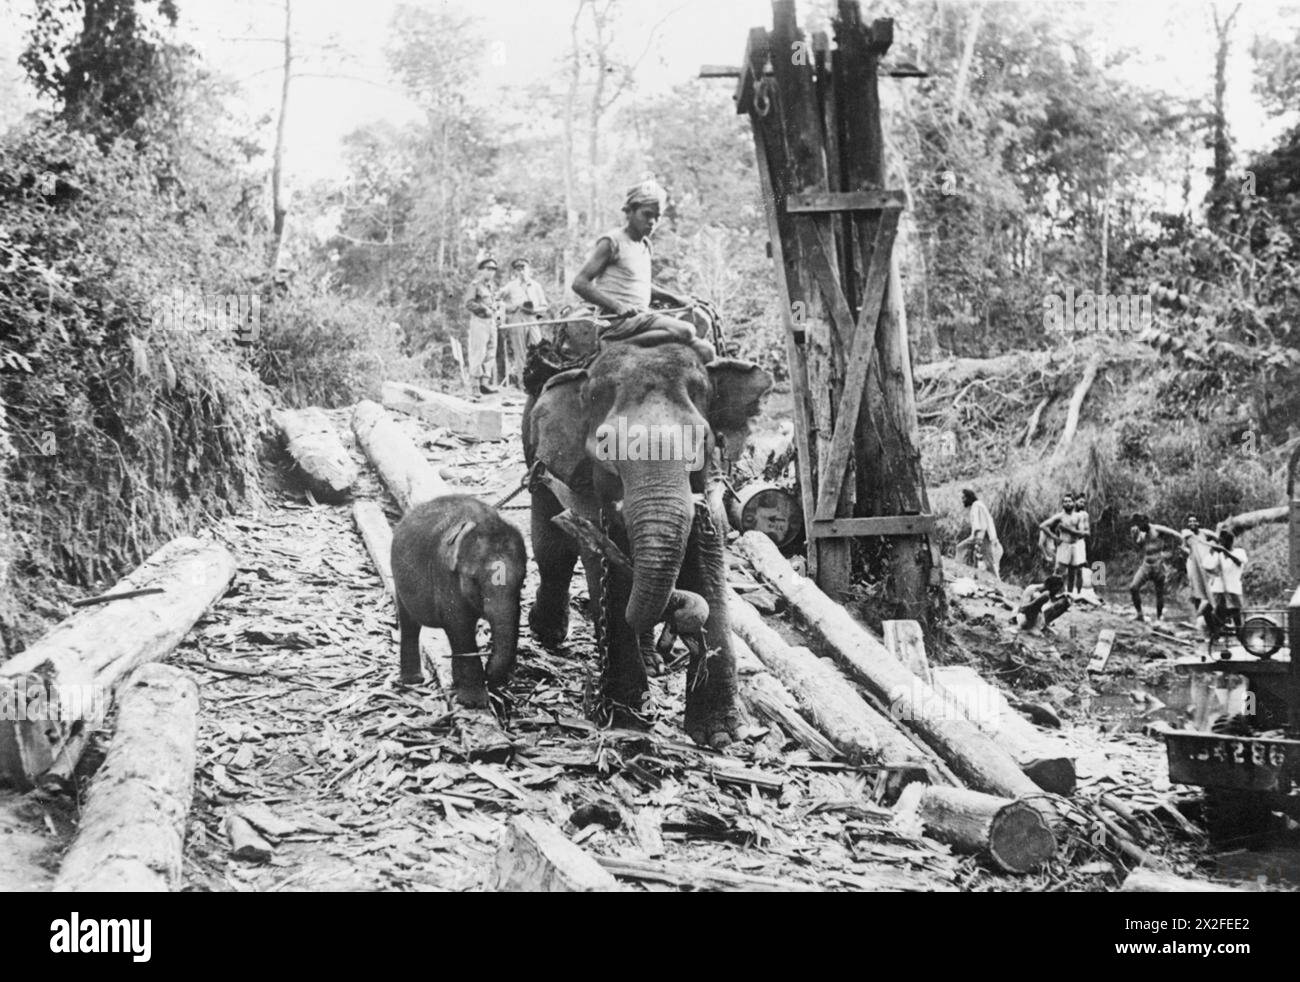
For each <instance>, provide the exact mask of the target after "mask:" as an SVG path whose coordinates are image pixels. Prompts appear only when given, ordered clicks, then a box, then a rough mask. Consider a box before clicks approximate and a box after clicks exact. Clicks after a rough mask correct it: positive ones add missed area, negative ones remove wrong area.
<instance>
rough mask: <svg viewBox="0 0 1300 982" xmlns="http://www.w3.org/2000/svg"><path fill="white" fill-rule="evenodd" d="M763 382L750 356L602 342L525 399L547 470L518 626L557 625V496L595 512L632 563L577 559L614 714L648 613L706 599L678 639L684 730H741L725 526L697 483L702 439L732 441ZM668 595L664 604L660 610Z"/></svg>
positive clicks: (655, 619) (564, 587)
mask: <svg viewBox="0 0 1300 982" xmlns="http://www.w3.org/2000/svg"><path fill="white" fill-rule="evenodd" d="M771 387H772V377H771V376H770V375H769V374H768V373H767V372H765V371H763V370H762V369H761V368H759V367H758V366H757V365H753V364H751V363H749V362H745V361H739V360H736V359H729V358H723V359H717V360H713V361H709V362H706V361H705V358H704V356H703V355H702V353H701V352H700V351H699V350H697V348H696V347H695V346H693V345H690V344H684V343H676V342H668V343H664V344H660V345H657V346H654V347H644V348H643V347H635V346H632V345H628V344H613V345H610V346H608V347H606V348H605V349H604V350H603V351H602V352H601V353H600V355H599V356H597V358H596V359H595V360H594V361H593V362H592V363H591V364H590V365H589V366H588V367H587V368H586V369H583V370H572V371H567V372H562V373H560V374H558V375H556V376H554V377H553V378H551V379H550V380H549V381H548V382H547V383H546V385H545V387H544V388H543V389H542V391H541V392H540V393H539V394H538V395H537V396H536V397H533V398H530V400H529V402H528V404H527V405H526V406H525V407H524V421H523V437H524V456H525V458H526V460H527V462H528V464H529V466H530V467H531V466H532V465H533V464H534V462H536V461H541V463H542V464H543V465H544V466H545V470H546V472H547V477H546V479H545V480H535V481H534V482H533V487H532V539H533V552H534V555H535V556H536V559H537V566H538V570H539V572H540V574H541V582H540V585H539V586H538V591H537V599H536V601H535V603H534V604H533V608H532V610H531V612H530V614H529V627H530V628H531V630H532V632H533V635H534V637H535V638H536V639H537V640H538V641H539V642H540V643H542V644H545V645H555V644H558V643H559V642H562V641H563V640H564V639H565V637H566V636H567V634H568V608H569V581H570V579H571V578H572V575H573V568H574V562H575V561H576V560H577V558H578V555H579V546H577V545H576V544H575V543H574V542H573V541H572V540H571V539H570V538H569V537H568V536H566V535H565V534H564V533H563V532H561V531H560V530H559V529H557V528H556V527H555V526H554V525H553V523H552V522H551V519H552V518H553V517H554V516H555V515H556V514H558V513H559V512H560V511H561V510H562V509H564V508H570V509H572V510H573V511H574V512H575V513H576V514H578V515H580V516H581V517H583V518H586V519H587V520H588V521H591V522H593V523H601V522H602V519H603V524H604V526H605V527H606V528H607V529H608V533H609V535H610V537H611V539H612V540H613V541H614V543H615V544H616V545H618V546H619V547H620V548H622V549H623V550H625V551H626V552H627V553H629V555H630V557H631V561H632V569H631V571H630V572H629V571H627V570H626V569H623V568H619V567H617V566H616V565H611V566H610V567H609V569H608V572H607V574H606V575H605V576H604V577H603V579H602V577H601V575H600V572H599V571H600V569H601V565H602V564H601V562H600V560H599V558H598V557H597V556H595V555H592V554H589V553H586V552H584V553H583V554H582V559H583V566H584V568H585V569H586V570H587V578H588V586H589V592H590V594H591V597H592V601H593V615H595V616H597V618H598V624H599V623H601V621H600V619H599V618H600V614H601V612H602V611H603V612H604V616H603V621H604V624H603V641H604V643H605V645H606V648H607V652H608V657H607V658H606V660H605V669H604V677H603V678H602V688H603V692H604V696H605V699H606V702H607V703H608V704H610V705H612V707H613V708H614V709H615V712H616V714H621V715H622V716H623V719H624V721H626V722H635V721H636V714H637V712H638V711H639V710H640V708H641V703H642V700H643V697H644V695H645V692H646V689H647V688H648V679H647V675H646V663H647V662H649V663H651V664H653V663H654V662H655V659H656V657H657V656H656V654H655V651H654V647H655V646H654V637H653V630H654V627H655V625H656V624H657V623H659V622H660V621H662V620H664V619H665V616H667V617H668V620H669V623H670V626H671V627H674V628H676V629H681V628H684V627H687V622H688V621H693V620H697V619H698V618H699V617H701V616H703V615H704V611H705V610H706V609H707V617H706V618H705V619H704V627H703V632H702V635H703V640H704V642H705V643H704V644H703V645H698V644H697V645H694V646H690V645H688V647H690V648H691V658H690V661H689V662H688V666H687V687H686V730H687V732H688V733H689V734H690V736H691V738H692V739H694V740H695V741H696V742H697V743H700V744H702V745H705V746H713V747H720V746H725V745H726V744H727V743H729V742H731V740H733V739H735V738H736V737H737V736H738V735H739V728H740V715H739V711H738V709H737V706H736V679H735V664H734V661H733V659H732V655H731V642H730V628H729V625H728V623H727V595H728V588H727V578H726V562H725V558H724V555H723V543H724V538H723V536H724V535H725V529H722V528H718V527H717V526H716V525H715V524H714V522H713V520H712V518H711V516H710V513H709V510H708V508H707V507H705V506H704V505H703V504H702V494H703V492H704V490H705V486H706V482H707V479H708V471H709V468H710V467H711V466H712V461H713V450H714V448H715V447H716V446H717V445H718V444H719V443H720V442H721V443H723V444H724V445H726V446H727V447H729V448H730V449H731V450H732V451H738V450H739V449H740V447H741V446H743V444H744V441H745V438H746V436H747V434H748V430H749V425H750V419H751V418H752V417H754V416H755V415H757V413H758V410H759V405H760V403H761V401H762V398H763V396H764V395H766V393H767V392H768V391H769V390H770V389H771ZM688 594H694V595H695V598H694V599H695V600H702V602H701V603H694V602H692V598H690V597H689V596H684V595H688ZM674 597H676V598H677V599H676V600H675V601H674V602H675V604H676V606H675V607H674V609H672V610H666V608H668V607H669V601H670V600H672V599H674ZM706 605H707V607H706ZM693 611H697V612H698V613H693ZM688 615H689V616H688Z"/></svg>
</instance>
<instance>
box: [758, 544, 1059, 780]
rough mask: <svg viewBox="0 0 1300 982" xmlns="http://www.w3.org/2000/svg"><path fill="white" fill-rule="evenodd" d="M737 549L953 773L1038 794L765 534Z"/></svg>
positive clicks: (1011, 762)
mask: <svg viewBox="0 0 1300 982" xmlns="http://www.w3.org/2000/svg"><path fill="white" fill-rule="evenodd" d="M739 546H740V550H741V552H742V553H743V554H744V555H745V556H746V558H748V559H749V561H750V562H751V563H752V564H753V566H754V569H755V571H756V572H757V573H758V574H759V575H760V576H761V577H762V578H763V579H764V580H766V581H767V582H769V583H771V584H772V585H773V586H774V587H776V589H777V590H778V591H779V592H780V593H781V595H782V596H784V597H785V598H786V600H787V602H789V604H790V606H791V607H793V608H794V610H795V611H796V612H797V613H798V615H799V618H800V620H801V621H803V622H804V623H805V624H806V625H807V626H808V627H809V629H810V630H811V631H812V633H813V635H814V637H816V638H817V640H818V641H819V643H821V644H822V645H824V646H825V648H826V650H827V651H828V652H829V653H830V654H831V655H832V656H833V657H834V658H835V660H836V661H838V662H839V663H840V664H841V665H843V666H844V667H845V668H846V669H848V670H849V672H850V673H852V674H853V675H854V676H855V677H856V678H857V679H858V681H860V682H861V683H862V684H863V685H865V686H866V688H867V689H868V690H869V691H870V692H871V694H872V695H873V696H875V697H876V698H877V699H879V700H881V701H883V702H884V703H885V704H886V705H888V706H889V711H890V715H891V717H893V718H895V719H897V720H900V721H901V722H903V723H904V724H906V726H907V727H908V729H909V730H911V731H912V732H914V733H916V734H917V735H918V736H919V737H920V738H921V739H922V740H924V741H925V743H926V744H927V745H929V746H930V747H932V748H933V749H934V750H935V751H936V752H937V753H938V754H939V755H940V756H941V757H942V758H943V759H944V760H945V761H946V762H947V764H948V765H949V766H950V767H951V768H952V769H953V771H954V772H955V773H956V774H957V776H958V777H959V778H961V779H962V780H963V781H965V782H967V783H968V784H971V785H973V786H974V787H976V788H978V789H980V790H983V791H988V792H989V793H991V794H999V795H1004V796H1006V797H1011V798H1018V797H1021V796H1024V795H1037V794H1039V793H1040V792H1039V789H1038V786H1037V785H1035V784H1034V782H1033V781H1031V780H1030V779H1029V778H1027V777H1026V776H1025V775H1024V774H1023V773H1022V772H1021V770H1020V768H1019V766H1018V765H1017V764H1016V762H1015V761H1014V760H1012V759H1011V757H1010V756H1009V755H1008V754H1007V753H1006V751H1004V750H1003V749H1002V748H1000V747H999V746H998V745H997V744H996V743H994V742H993V741H992V740H991V739H990V738H989V737H988V736H986V735H985V734H983V733H981V732H980V730H979V729H978V728H977V727H976V726H975V724H974V723H971V722H970V721H969V720H967V719H964V718H953V716H954V714H952V713H950V712H947V711H946V708H947V707H946V706H945V704H944V701H943V700H942V699H941V698H940V696H939V695H938V693H936V692H935V690H934V688H933V687H932V686H929V685H927V684H926V683H925V682H923V681H921V680H920V679H918V678H917V677H916V676H915V675H913V674H912V673H911V672H909V671H908V670H907V669H906V668H904V667H903V666H902V665H900V664H899V663H898V660H897V659H895V658H894V656H893V655H891V654H890V653H889V650H888V649H887V648H886V647H885V646H884V645H883V644H882V643H881V642H880V641H878V640H876V638H875V637H874V636H873V635H872V634H871V633H870V632H868V631H867V629H866V628H865V627H863V626H862V625H861V624H859V623H858V622H857V621H855V620H854V619H853V618H852V617H851V616H850V615H849V613H848V612H847V611H846V610H844V608H843V607H841V606H840V605H839V604H836V603H835V602H834V601H832V600H831V599H830V598H829V597H827V596H826V594H824V593H822V591H821V590H819V589H818V588H817V586H816V584H814V583H812V582H811V581H809V580H806V579H804V578H803V577H802V576H799V575H798V574H796V573H795V572H794V570H793V569H791V568H790V564H789V563H788V562H787V561H786V560H785V558H784V557H782V556H781V554H780V553H779V552H778V551H777V548H776V546H775V545H774V544H773V543H772V540H771V539H769V538H768V537H767V536H765V535H763V534H762V533H760V532H746V533H745V534H744V535H742V536H741V537H740V540H739ZM755 650H756V651H757V649H755ZM760 657H762V655H761V653H760Z"/></svg>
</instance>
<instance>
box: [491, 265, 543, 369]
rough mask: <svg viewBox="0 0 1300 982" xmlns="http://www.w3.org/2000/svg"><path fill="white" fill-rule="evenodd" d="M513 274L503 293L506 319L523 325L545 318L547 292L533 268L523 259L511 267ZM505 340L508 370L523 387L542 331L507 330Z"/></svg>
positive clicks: (531, 327)
mask: <svg viewBox="0 0 1300 982" xmlns="http://www.w3.org/2000/svg"><path fill="white" fill-rule="evenodd" d="M510 271H511V274H512V275H511V277H510V282H509V283H507V284H506V285H505V288H504V289H503V290H502V291H501V300H502V302H503V303H504V304H505V311H506V319H507V320H509V321H510V322H511V323H519V322H526V321H530V320H542V319H543V318H545V317H546V307H547V304H546V291H545V290H543V289H542V285H541V284H540V283H538V282H537V281H536V280H535V279H533V272H532V266H531V264H530V263H529V262H528V260H527V259H525V258H524V257H523V256H519V257H518V258H516V259H515V261H514V262H512V263H511V264H510ZM501 340H502V342H504V344H505V348H506V369H507V371H508V372H509V373H510V374H512V375H513V376H514V377H515V380H516V381H517V382H519V383H520V384H521V385H522V384H523V377H524V364H525V362H526V361H527V360H528V350H529V349H530V348H532V347H534V346H535V345H536V344H538V343H539V342H540V341H541V340H542V329H541V328H539V327H534V326H532V325H527V326H524V327H508V328H503V329H502V331H501Z"/></svg>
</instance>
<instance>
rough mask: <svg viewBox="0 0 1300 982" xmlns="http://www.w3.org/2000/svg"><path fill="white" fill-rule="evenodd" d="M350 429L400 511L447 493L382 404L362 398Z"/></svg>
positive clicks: (444, 486) (438, 478) (353, 414)
mask: <svg viewBox="0 0 1300 982" xmlns="http://www.w3.org/2000/svg"><path fill="white" fill-rule="evenodd" d="M352 432H353V433H355V434H356V437H357V442H358V443H359V444H361V449H362V450H363V451H365V455H366V457H367V458H368V459H369V460H370V462H371V463H372V464H374V466H375V470H377V471H379V476H380V477H381V478H382V479H383V482H384V485H385V486H386V487H387V488H388V491H389V493H390V494H391V495H392V496H393V500H394V501H396V502H397V505H398V507H399V508H401V509H402V511H406V510H407V509H408V508H410V507H411V506H412V505H415V504H419V503H420V502H421V501H428V500H429V499H430V498H436V497H438V496H439V495H443V494H446V493H447V485H446V484H445V483H444V481H443V480H442V478H441V477H439V476H438V472H437V471H435V470H434V469H433V467H432V466H431V465H430V464H429V462H428V461H427V460H425V459H424V455H423V454H422V453H420V450H419V448H418V447H417V446H416V445H415V444H414V443H412V442H411V439H410V437H408V436H407V435H406V434H405V433H404V432H403V431H402V428H401V427H400V426H398V425H397V422H396V420H394V419H393V418H392V417H391V416H389V415H388V413H386V412H384V409H383V407H382V406H380V405H378V404H376V403H373V402H370V401H369V400H364V401H362V402H359V403H357V405H356V408H355V409H353V410H352Z"/></svg>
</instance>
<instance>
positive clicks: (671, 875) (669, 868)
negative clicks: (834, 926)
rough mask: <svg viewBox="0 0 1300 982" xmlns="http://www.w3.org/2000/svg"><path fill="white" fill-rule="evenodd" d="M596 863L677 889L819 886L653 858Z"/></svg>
mask: <svg viewBox="0 0 1300 982" xmlns="http://www.w3.org/2000/svg"><path fill="white" fill-rule="evenodd" d="M596 862H598V863H600V865H601V866H602V867H604V868H605V869H606V870H608V871H609V872H610V873H613V874H614V875H615V876H617V877H620V878H621V879H624V880H648V881H649V882H651V883H667V884H668V885H669V886H673V887H676V888H677V889H679V890H758V891H762V892H765V893H816V892H820V891H821V889H822V888H821V887H818V886H815V885H814V884H811V883H804V882H803V881H801V880H776V879H772V878H771V877H767V876H752V875H750V874H748V873H733V872H732V871H731V870H725V869H720V868H718V867H716V866H699V865H695V864H692V863H669V862H663V861H656V860H653V859H629V858H627V857H623V856H619V857H615V856H598V857H597V858H596Z"/></svg>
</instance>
